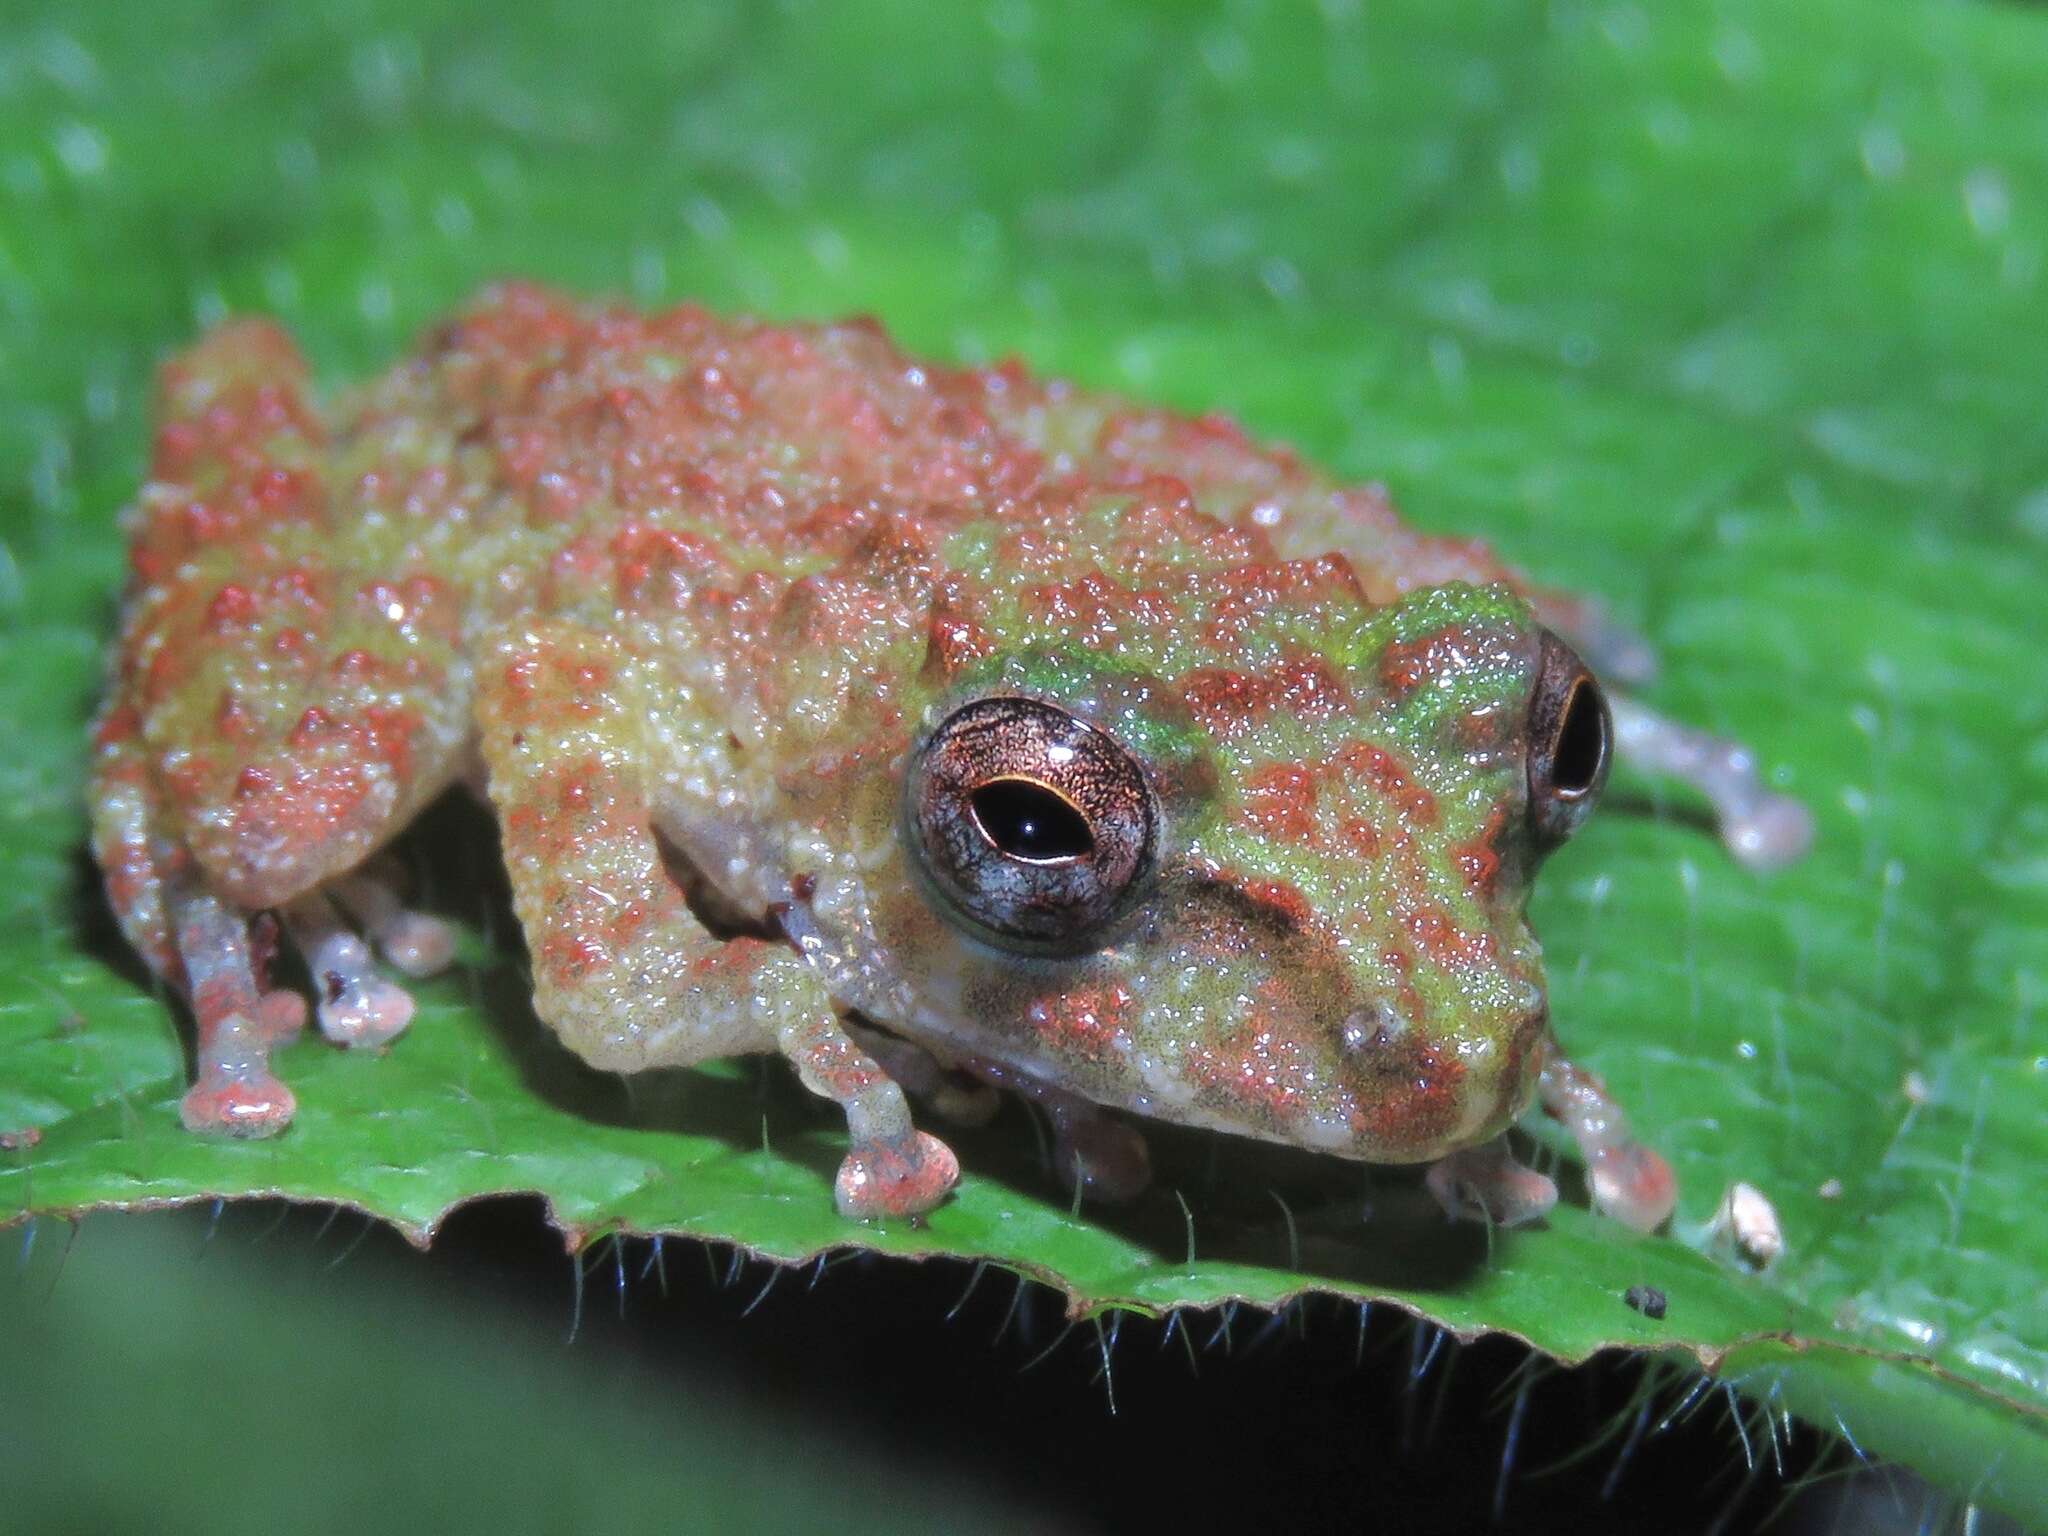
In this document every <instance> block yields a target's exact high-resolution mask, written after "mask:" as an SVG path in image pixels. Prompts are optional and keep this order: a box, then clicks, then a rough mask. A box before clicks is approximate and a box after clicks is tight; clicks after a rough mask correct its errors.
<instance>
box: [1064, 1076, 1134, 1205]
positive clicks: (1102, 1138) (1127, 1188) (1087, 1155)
mask: <svg viewBox="0 0 2048 1536" xmlns="http://www.w3.org/2000/svg"><path fill="white" fill-rule="evenodd" d="M1046 1109H1047V1110H1048V1111H1049V1112H1050V1114H1051V1115H1052V1130H1053V1143H1052V1161H1053V1167H1054V1169H1055V1170H1056V1171H1057V1172H1058V1173H1059V1176H1060V1182H1061V1183H1062V1184H1063V1185H1065V1186H1066V1187H1067V1188H1068V1189H1070V1190H1071V1189H1079V1190H1080V1191H1081V1193H1082V1194H1084V1195H1087V1196H1089V1197H1090V1198H1092V1199H1096V1200H1107V1201H1109V1202H1110V1203H1111V1204H1113V1205H1121V1204H1123V1203H1124V1202H1126V1201H1130V1200H1135V1199H1137V1198H1138V1196H1140V1195H1142V1194H1143V1193H1145V1191H1146V1190H1147V1189H1148V1188H1149V1187H1151V1183H1152V1154H1151V1151H1150V1150H1149V1149H1148V1148H1147V1147H1146V1145H1145V1138H1144V1137H1143V1136H1142V1135H1141V1134H1140V1133H1139V1132H1138V1131H1136V1130H1135V1129H1133V1128H1132V1127H1131V1126H1129V1125H1127V1124H1125V1123H1124V1122H1123V1121H1121V1120H1118V1119H1115V1118H1113V1117H1112V1116H1110V1115H1109V1114H1108V1113H1106V1112H1105V1111H1104V1110H1103V1109H1102V1108H1101V1107H1100V1106H1099V1105H1095V1104H1091V1103H1089V1102H1088V1101H1087V1100H1086V1099H1077V1098H1074V1097H1072V1096H1071V1095H1068V1094H1055V1095H1050V1096H1048V1097H1047V1098H1046Z"/></svg>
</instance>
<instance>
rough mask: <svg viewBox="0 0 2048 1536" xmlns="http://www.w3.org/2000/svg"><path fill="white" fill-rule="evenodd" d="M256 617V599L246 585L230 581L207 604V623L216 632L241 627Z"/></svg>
mask: <svg viewBox="0 0 2048 1536" xmlns="http://www.w3.org/2000/svg"><path fill="white" fill-rule="evenodd" d="M255 617H256V599H255V597H254V596H253V595H252V594H251V593H250V591H249V589H248V588H247V587H244V586H238V585H236V584H235V583H233V582H229V583H228V584H227V585H226V586H224V587H222V588H221V589H220V590H219V591H218V592H216V593H214V594H213V601H212V602H210V603H208V604H207V605H206V622H207V625H208V626H209V627H210V628H211V629H212V630H213V631H214V632H215V633H216V634H219V633H222V632H223V631H226V630H230V629H239V628H241V627H242V626H243V625H245V624H248V623H251V622H253V621H254V619H255Z"/></svg>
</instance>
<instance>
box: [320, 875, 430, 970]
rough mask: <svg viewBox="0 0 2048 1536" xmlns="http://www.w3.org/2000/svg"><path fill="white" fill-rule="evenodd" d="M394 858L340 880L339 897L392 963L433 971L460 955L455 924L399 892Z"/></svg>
mask: <svg viewBox="0 0 2048 1536" xmlns="http://www.w3.org/2000/svg"><path fill="white" fill-rule="evenodd" d="M401 888H402V881H401V877H400V875H399V872H398V870H397V868H396V866H395V864H394V863H393V861H392V860H390V859H388V858H386V859H379V860H377V861H375V862H374V863H372V864H371V865H369V866H368V867H367V868H365V869H362V870H359V871H357V872H356V873H355V874H352V875H348V876H346V877H344V878H343V879H340V880H337V881H335V882H334V885H333V888H332V889H333V894H334V898H335V900H337V901H339V902H340V903H341V906H342V909H343V910H344V911H346V912H347V913H348V915H349V916H350V917H352V918H354V919H355V921H356V923H357V925H358V926H359V927H361V928H362V930H363V931H364V932H365V933H367V934H368V935H369V936H370V938H371V940H372V941H373V942H374V943H375V944H376V946H377V953H379V954H380V955H382V956H383V957H384V959H385V961H386V963H388V964H389V965H391V966H393V967H395V968H396V969H397V970H399V971H402V972H403V973H404V974H406V975H407V976H412V977H423V976H433V975H437V974H439V973H440V972H442V971H444V970H446V969H447V968H448V965H449V962H450V961H452V960H453V959H454V958H455V930H454V929H453V928H452V927H450V926H449V925H448V924H447V923H445V922H443V921H442V920H441V919H440V918H438V917H433V916H430V915H429V914H427V913H425V912H417V911H414V910H413V909H412V908H411V907H408V906H407V905H406V904H405V901H404V899H403V898H402V897H401V895H400V894H399V892H400V890H401Z"/></svg>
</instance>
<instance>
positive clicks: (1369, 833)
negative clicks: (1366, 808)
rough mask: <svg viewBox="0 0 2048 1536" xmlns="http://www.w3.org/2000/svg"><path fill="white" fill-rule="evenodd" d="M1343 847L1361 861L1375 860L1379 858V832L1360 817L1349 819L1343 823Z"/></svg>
mask: <svg viewBox="0 0 2048 1536" xmlns="http://www.w3.org/2000/svg"><path fill="white" fill-rule="evenodd" d="M1343 834H1344V845H1345V846H1346V847H1347V848H1349V849H1350V850H1351V851H1352V852H1353V853H1355V854H1357V855H1358V856H1359V857H1360V858H1362V859H1376V858H1378V857H1379V856H1380V832H1379V828H1377V827H1375V826H1374V825H1373V824H1372V823H1371V822H1369V821H1367V820H1365V819H1364V818H1363V817H1360V816H1353V817H1350V818H1349V819H1348V820H1346V821H1345V823H1344V828H1343Z"/></svg>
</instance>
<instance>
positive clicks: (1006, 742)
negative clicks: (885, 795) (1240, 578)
mask: <svg viewBox="0 0 2048 1536" xmlns="http://www.w3.org/2000/svg"><path fill="white" fill-rule="evenodd" d="M904 793H905V802H904V813H905V822H906V829H905V830H906V839H907V841H908V842H909V843H910V845H911V853H912V856H913V859H914V861H915V862H916V864H917V865H918V867H919V868H920V869H921V870H922V871H923V872H924V874H925V876H926V877H927V879H928V880H929V882H930V884H931V886H932V887H933V888H934V889H935V890H936V892H937V894H938V895H939V897H940V898H941V904H942V905H943V906H944V907H946V908H947V909H949V910H950V911H951V912H952V913H954V914H957V915H958V916H960V917H962V918H964V919H966V920H967V921H968V922H969V923H970V924H972V925H973V926H974V927H975V928H977V929H979V930H981V931H982V932H983V933H984V935H985V936H986V937H988V938H990V939H991V940H993V941H994V942H997V943H1002V944H1006V945H1008V946H1010V947H1012V948H1023V949H1029V950H1034V951H1038V952H1041V953H1044V952H1056V953H1057V952H1064V953H1069V954H1072V953H1078V952H1080V951H1082V950H1087V949H1092V948H1094V947H1096V945H1098V944H1099V943H1101V942H1102V940H1103V938H1104V937H1105V934H1106V930H1107V929H1108V928H1109V927H1110V926H1111V924H1113V923H1114V921H1115V920H1116V918H1117V917H1119V916H1120V915H1121V914H1123V913H1124V912H1125V911H1127V910H1129V907H1130V905H1131V902H1132V901H1133V900H1134V899H1135V897H1136V896H1137V895H1138V894H1139V892H1140V891H1141V890H1142V888H1143V886H1144V884H1145V881H1146V878H1147V877H1148V876H1149V875H1150V874H1151V871H1152V862H1153V847H1154V844H1155V843H1156V841H1157V836H1158V822H1159V810H1158V802H1157V799H1156V797H1155V796H1154V794H1153V792H1152V787H1151V785H1150V783H1149V782H1148V781H1147V779H1146V776H1145V770H1144V769H1143V768H1142V767H1141V766H1140V765H1139V763H1138V761H1137V759H1136V758H1134V757H1132V756H1131V754H1130V753H1129V752H1127V751H1125V750H1124V748H1123V747H1121V746H1119V745H1118V744H1117V743H1116V742H1115V741H1114V740H1113V739H1111V738H1110V737H1109V736H1108V735H1107V734H1106V733H1104V732H1102V731H1100V730H1097V729H1096V728H1095V727H1094V726H1092V725H1090V724H1088V723H1087V722H1086V721H1084V720H1080V719H1077V718H1075V717H1074V716H1073V715H1070V714H1068V713H1067V712H1066V711H1065V710H1063V709H1060V708H1057V707H1056V706H1054V705H1051V704H1046V703H1042V702H1040V701H1039V700H1037V699H1025V698H1008V697H1004V698H988V699H977V700H976V701H975V702H974V703H972V704H968V705H965V706H963V707H962V708H960V709H957V710H955V711H954V712H953V713H952V714H950V715H948V716H947V717H946V718H945V719H944V720H942V721H941V722H940V723H939V725H938V727H937V729H935V730H934V731H933V732H932V733H931V735H930V737H929V738H927V739H926V741H925V742H924V744H923V745H922V746H921V747H919V748H918V751H917V755H916V757H915V758H914V759H913V760H912V762H911V765H910V773H909V776H908V778H907V780H906V781H905V785H904Z"/></svg>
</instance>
